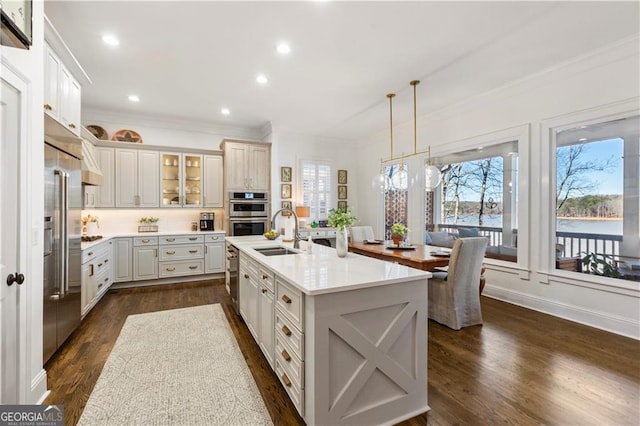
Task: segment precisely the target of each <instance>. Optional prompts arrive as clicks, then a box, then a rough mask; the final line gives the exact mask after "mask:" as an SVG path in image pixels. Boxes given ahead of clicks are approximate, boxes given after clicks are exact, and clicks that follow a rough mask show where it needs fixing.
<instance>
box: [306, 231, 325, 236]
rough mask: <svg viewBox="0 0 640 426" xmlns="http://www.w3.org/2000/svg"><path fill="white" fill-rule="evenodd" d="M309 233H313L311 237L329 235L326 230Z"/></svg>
mask: <svg viewBox="0 0 640 426" xmlns="http://www.w3.org/2000/svg"><path fill="white" fill-rule="evenodd" d="M309 235H311V238H313V237H325V236H326V235H327V232H326V231H315V230H312V231H309Z"/></svg>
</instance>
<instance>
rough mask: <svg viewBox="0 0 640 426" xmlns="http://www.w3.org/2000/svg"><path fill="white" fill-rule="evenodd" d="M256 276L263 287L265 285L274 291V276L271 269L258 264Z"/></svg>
mask: <svg viewBox="0 0 640 426" xmlns="http://www.w3.org/2000/svg"><path fill="white" fill-rule="evenodd" d="M258 278H259V280H260V282H261V283H262V284H264V286H265V287H267V288H268V289H269V290H271V291H272V292H274V293H275V284H276V277H275V275H274V274H273V272H272V271H270V270H269V269H267V268H263V267H262V266H260V269H259V272H258Z"/></svg>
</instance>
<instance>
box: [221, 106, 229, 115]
mask: <svg viewBox="0 0 640 426" xmlns="http://www.w3.org/2000/svg"><path fill="white" fill-rule="evenodd" d="M220 114H222V115H229V114H231V111H229V108H222V109H221V110H220Z"/></svg>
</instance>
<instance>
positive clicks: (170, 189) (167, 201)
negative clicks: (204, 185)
mask: <svg viewBox="0 0 640 426" xmlns="http://www.w3.org/2000/svg"><path fill="white" fill-rule="evenodd" d="M161 161H162V173H161V175H162V183H161V185H160V186H161V188H162V207H180V206H181V205H182V203H181V201H182V199H181V195H182V192H181V189H182V188H181V185H180V182H181V181H182V154H178V153H162V158H161Z"/></svg>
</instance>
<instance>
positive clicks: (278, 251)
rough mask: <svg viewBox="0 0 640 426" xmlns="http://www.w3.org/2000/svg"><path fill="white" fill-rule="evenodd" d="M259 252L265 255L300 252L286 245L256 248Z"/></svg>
mask: <svg viewBox="0 0 640 426" xmlns="http://www.w3.org/2000/svg"><path fill="white" fill-rule="evenodd" d="M255 251H257V252H258V253H260V254H262V255H264V256H284V255H287V254H300V253H298V252H297V251H293V250H291V249H288V248H286V247H265V248H257V249H255Z"/></svg>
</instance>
